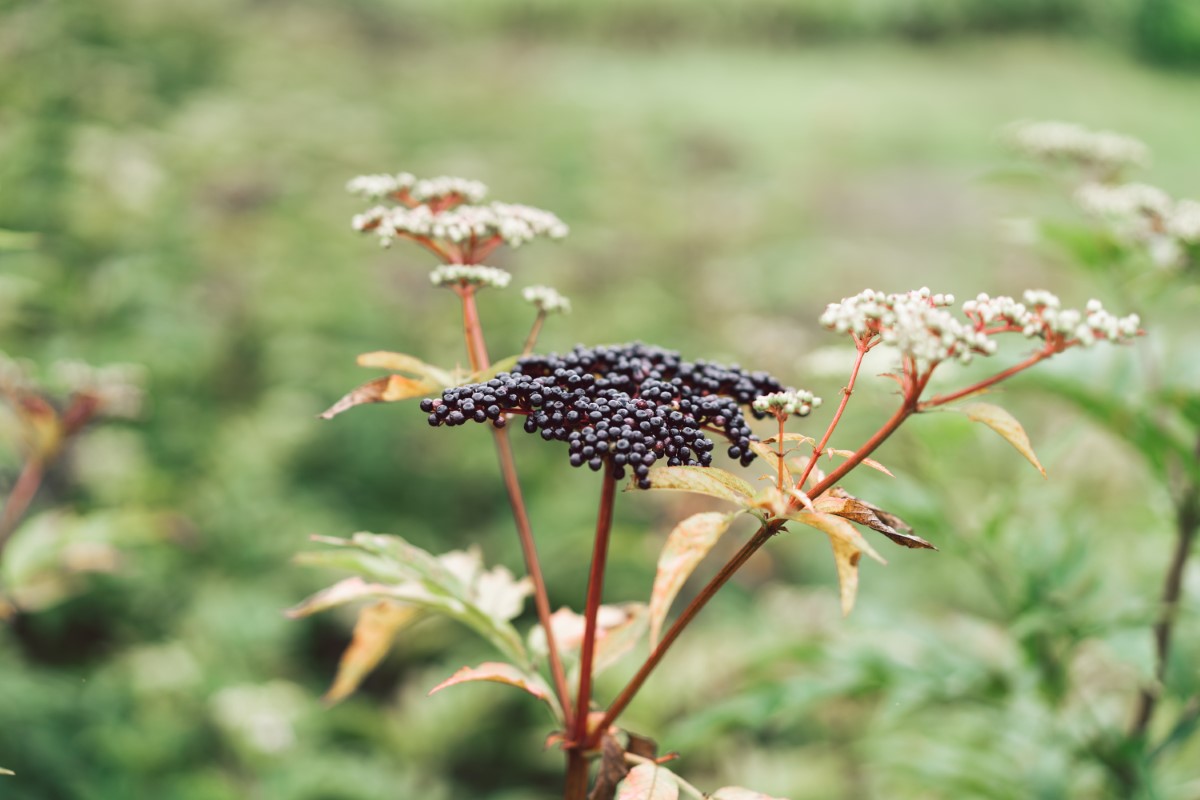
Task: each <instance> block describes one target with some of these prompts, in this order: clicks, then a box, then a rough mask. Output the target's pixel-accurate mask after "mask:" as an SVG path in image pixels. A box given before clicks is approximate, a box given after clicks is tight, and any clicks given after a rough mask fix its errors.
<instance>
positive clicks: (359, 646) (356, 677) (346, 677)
mask: <svg viewBox="0 0 1200 800" xmlns="http://www.w3.org/2000/svg"><path fill="white" fill-rule="evenodd" d="M420 616H421V612H420V611H419V610H417V609H416V608H413V607H412V606H406V605H401V604H400V603H394V602H392V601H390V600H380V601H379V602H378V603H374V604H372V605H369V606H364V607H363V609H362V610H361V611H359V612H358V622H356V623H355V625H354V637H353V638H352V639H351V640H350V645H349V646H348V647H347V648H346V651H345V652H344V653H342V658H341V661H340V662H338V670H337V676H336V677H335V678H334V679H333V685H332V686H330V687H329V691H327V692H326V693H325V696H324V697H323V698H322V700H323V701H324V702H325V703H326V704H327V705H333V704H335V703H338V702H341V701H342V700H344V699H346V698H347V697H349V696H350V695H351V694H353V693H354V690H355V689H357V688H358V686H359V684H360V683H362V681H363V678H365V677H367V675H369V674H370V673H371V670H373V669H375V667H376V666H378V665H379V662H380V661H382V660H383V657H384V656H385V655H387V652H388V650H389V649H390V648H391V646H392V642H393V641H394V640H395V638H396V634H397V633H399V632H400V631H401V630H402V629H404V628H406V627H408V626H409V625H411V624H412V623H414V622H416V621H417V620H418V619H419V618H420Z"/></svg>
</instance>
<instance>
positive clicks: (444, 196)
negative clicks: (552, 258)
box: [346, 172, 568, 248]
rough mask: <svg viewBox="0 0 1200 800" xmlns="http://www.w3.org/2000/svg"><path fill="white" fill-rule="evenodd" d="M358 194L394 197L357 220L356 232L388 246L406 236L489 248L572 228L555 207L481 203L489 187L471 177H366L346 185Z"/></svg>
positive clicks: (558, 234)
mask: <svg viewBox="0 0 1200 800" xmlns="http://www.w3.org/2000/svg"><path fill="white" fill-rule="evenodd" d="M346 188H347V189H348V190H349V191H350V192H352V193H354V194H358V195H361V196H363V197H366V198H368V199H373V200H382V199H390V200H393V201H395V202H396V203H397V205H394V206H387V205H378V206H375V207H374V208H370V209H368V210H367V211H365V212H363V213H362V214H356V215H355V216H354V218H353V220H352V222H351V224H352V226H353V228H354V230H356V231H362V232H366V231H372V232H374V233H375V234H376V235H377V236H378V237H379V242H380V244H382V245H383V246H384V247H387V246H390V245H391V243H392V242H393V241H394V240H395V239H396V238H397V237H401V236H409V237H412V238H417V239H425V240H430V241H434V242H442V243H449V244H451V245H454V246H456V247H460V248H461V247H468V246H469V247H472V248H473V247H484V246H487V245H488V243H492V244H493V245H494V244H496V243H499V242H503V243H504V244H507V245H509V246H511V247H519V246H521V245H522V244H524V243H525V242H528V241H530V240H532V239H535V238H538V237H543V236H544V237H547V238H550V239H562V238H563V237H565V236H566V235H567V232H568V229H567V226H566V225H565V224H563V221H562V220H560V219H559V218H558V217H557V216H555V215H554V214H551V213H550V212H549V211H543V210H542V209H540V208H533V207H531V206H524V205H518V204H515V203H497V202H492V203H486V204H481V203H482V201H483V198H484V197H485V196H487V191H488V190H487V187H486V186H484V185H483V184H482V183H480V182H479V181H473V180H467V179H466V178H453V177H448V176H444V177H440V178H429V179H418V178H416V177H415V176H414V175H412V174H410V173H408V172H401V173H397V174H395V175H360V176H359V177H357V178H354V179H353V180H351V181H350V182H349V183H347V184H346Z"/></svg>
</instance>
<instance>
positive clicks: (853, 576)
mask: <svg viewBox="0 0 1200 800" xmlns="http://www.w3.org/2000/svg"><path fill="white" fill-rule="evenodd" d="M788 519H792V520H795V521H796V522H800V523H802V524H804V525H808V526H810V527H813V528H816V529H817V530H819V531H821V532H822V533H824V534H825V535H826V536H828V537H829V543H830V545H832V547H833V560H834V564H836V566H837V573H838V585H839V586H840V587H841V595H842V614H844V615H846V614H849V613H850V611H851V610H852V609H853V608H854V599H855V597H856V596H857V595H858V562H859V559H860V558H862V554H863V553H866V554H867V555H869V556H870V557H871V558H873V559H875V560H876V561H878V562H879V563H880V564H886V563H887V562H886V561H884V560H883V557H882V556H880V555H879V554H878V553H876V552H875V549H874V548H873V547H871V545H870V543H868V542H867V540H866V539H864V538H863V537H862V534H861V533H859V532H858V529H856V528H855V527H854V526H853V525H851V524H850V523H849V522H847V521H846V520H844V519H842V518H841V517H839V516H835V515H833V514H819V513H818V514H814V513H812V512H811V511H802V512H800V513H797V514H791V515H789V516H788Z"/></svg>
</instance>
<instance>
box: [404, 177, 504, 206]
mask: <svg viewBox="0 0 1200 800" xmlns="http://www.w3.org/2000/svg"><path fill="white" fill-rule="evenodd" d="M487 192H488V188H487V186H485V185H484V184H482V183H480V182H479V181H473V180H468V179H467V178H453V177H450V176H448V175H443V176H441V177H438V178H426V179H424V180H419V181H417V182H416V183H415V184H414V185H413V187H412V189H411V191H409V194H410V195H411V196H412V198H413V199H414V200H416V201H417V202H418V203H428V202H429V201H431V200H440V199H442V198H445V197H452V196H457V197H460V198H462V199H463V200H465V201H466V202H468V203H478V202H479V201H480V200H482V199H483V198H484V197H486V196H487Z"/></svg>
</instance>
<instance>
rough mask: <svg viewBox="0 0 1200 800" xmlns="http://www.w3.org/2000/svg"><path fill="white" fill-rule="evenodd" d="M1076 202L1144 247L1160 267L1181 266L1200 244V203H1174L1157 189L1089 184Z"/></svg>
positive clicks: (1128, 184)
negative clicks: (1190, 247) (1191, 248)
mask: <svg viewBox="0 0 1200 800" xmlns="http://www.w3.org/2000/svg"><path fill="white" fill-rule="evenodd" d="M1075 201H1076V202H1077V203H1078V204H1079V206H1080V207H1081V208H1082V209H1083V210H1084V211H1085V212H1087V213H1088V214H1091V215H1093V216H1096V217H1100V218H1101V219H1103V220H1104V221H1105V222H1107V223H1108V225H1109V226H1110V227H1111V228H1112V230H1113V232H1114V233H1115V234H1116V235H1117V236H1119V237H1120V238H1122V239H1125V240H1127V241H1130V242H1139V243H1141V244H1144V245H1145V246H1146V248H1147V250H1148V252H1149V254H1150V258H1151V259H1152V260H1153V261H1154V263H1156V264H1157V265H1158V266H1160V267H1178V266H1182V264H1183V263H1184V261H1185V248H1187V247H1189V246H1192V245H1196V244H1200V202H1196V201H1195V200H1174V199H1172V198H1171V196H1170V195H1168V194H1167V193H1166V192H1164V191H1163V190H1162V189H1159V188H1158V187H1156V186H1149V185H1147V184H1144V183H1126V184H1121V185H1115V186H1114V185H1109V184H1103V183H1086V184H1084V185H1083V186H1081V187H1079V189H1078V190H1077V191H1076V192H1075Z"/></svg>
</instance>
